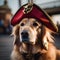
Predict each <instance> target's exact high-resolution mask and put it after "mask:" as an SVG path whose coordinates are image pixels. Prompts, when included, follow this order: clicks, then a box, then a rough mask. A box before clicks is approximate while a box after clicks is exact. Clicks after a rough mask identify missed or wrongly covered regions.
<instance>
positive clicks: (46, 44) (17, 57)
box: [11, 18, 60, 60]
mask: <svg viewBox="0 0 60 60" xmlns="http://www.w3.org/2000/svg"><path fill="white" fill-rule="evenodd" d="M33 22H36V23H37V24H38V26H37V27H34V26H33ZM22 23H24V24H25V26H24V27H23V26H21V24H22ZM41 26H42V25H41V24H40V23H39V22H37V21H36V20H35V19H34V18H30V19H28V18H24V19H23V20H22V21H21V22H20V24H18V25H16V26H15V27H14V28H13V32H12V35H14V47H13V51H12V54H11V59H12V60H60V58H59V57H60V50H57V49H56V47H55V46H54V38H53V37H52V35H51V31H50V30H49V29H47V28H46V27H45V26H42V27H43V28H42V31H41ZM23 30H27V31H28V32H29V35H30V36H29V37H30V43H31V44H27V43H24V42H20V37H21V36H20V35H21V32H22V31H23ZM41 32H42V36H41ZM31 35H32V36H31ZM31 37H32V38H31ZM33 39H34V40H33ZM23 53H28V54H27V55H26V56H25V55H24V56H25V57H24V56H23ZM34 54H40V55H39V56H38V55H37V58H36V57H35V55H34ZM33 56H34V57H33Z"/></svg>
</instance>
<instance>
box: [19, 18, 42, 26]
mask: <svg viewBox="0 0 60 60" xmlns="http://www.w3.org/2000/svg"><path fill="white" fill-rule="evenodd" d="M28 22H30V23H33V22H36V23H37V24H38V25H41V23H40V22H38V21H37V20H36V19H35V18H24V19H22V21H21V22H20V23H28Z"/></svg>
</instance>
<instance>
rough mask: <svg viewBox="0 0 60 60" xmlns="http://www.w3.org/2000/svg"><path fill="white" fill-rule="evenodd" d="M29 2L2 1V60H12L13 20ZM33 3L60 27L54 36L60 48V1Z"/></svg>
mask: <svg viewBox="0 0 60 60" xmlns="http://www.w3.org/2000/svg"><path fill="white" fill-rule="evenodd" d="M28 2H29V0H0V60H10V54H11V51H12V48H13V37H11V36H10V34H11V32H12V28H13V27H12V26H11V24H10V21H11V18H12V17H13V16H14V14H15V13H16V11H17V10H18V9H19V8H20V7H21V6H22V5H24V4H26V3H28ZM33 2H34V3H35V4H37V5H39V7H41V8H42V9H44V10H45V11H46V12H47V13H48V14H49V15H50V16H51V18H52V20H53V21H54V23H55V24H56V25H57V26H58V32H57V33H56V34H53V36H54V37H55V45H56V47H57V48H58V49H59V48H60V0H33Z"/></svg>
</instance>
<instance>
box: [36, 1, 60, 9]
mask: <svg viewBox="0 0 60 60" xmlns="http://www.w3.org/2000/svg"><path fill="white" fill-rule="evenodd" d="M36 4H37V3H36ZM38 5H39V6H40V7H42V8H52V7H60V0H58V1H53V2H48V3H44V4H38Z"/></svg>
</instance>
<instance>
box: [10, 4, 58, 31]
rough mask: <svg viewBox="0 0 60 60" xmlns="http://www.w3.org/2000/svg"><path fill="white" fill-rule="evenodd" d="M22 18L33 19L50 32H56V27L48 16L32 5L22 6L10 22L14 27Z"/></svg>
mask: <svg viewBox="0 0 60 60" xmlns="http://www.w3.org/2000/svg"><path fill="white" fill-rule="evenodd" d="M23 18H35V19H37V21H39V22H41V23H42V24H43V25H45V26H46V27H47V28H49V29H50V30H52V31H54V32H57V30H58V29H57V26H56V25H55V24H54V23H53V21H52V20H51V18H50V16H49V15H48V14H47V13H46V12H45V11H44V10H42V9H41V8H40V7H38V6H37V5H36V4H33V5H28V4H26V5H23V6H22V7H21V8H20V9H19V10H18V11H17V12H16V14H15V15H14V16H13V18H12V20H11V24H12V25H13V26H15V25H16V24H18V23H19V22H20V21H21V20H22V19H23Z"/></svg>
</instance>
